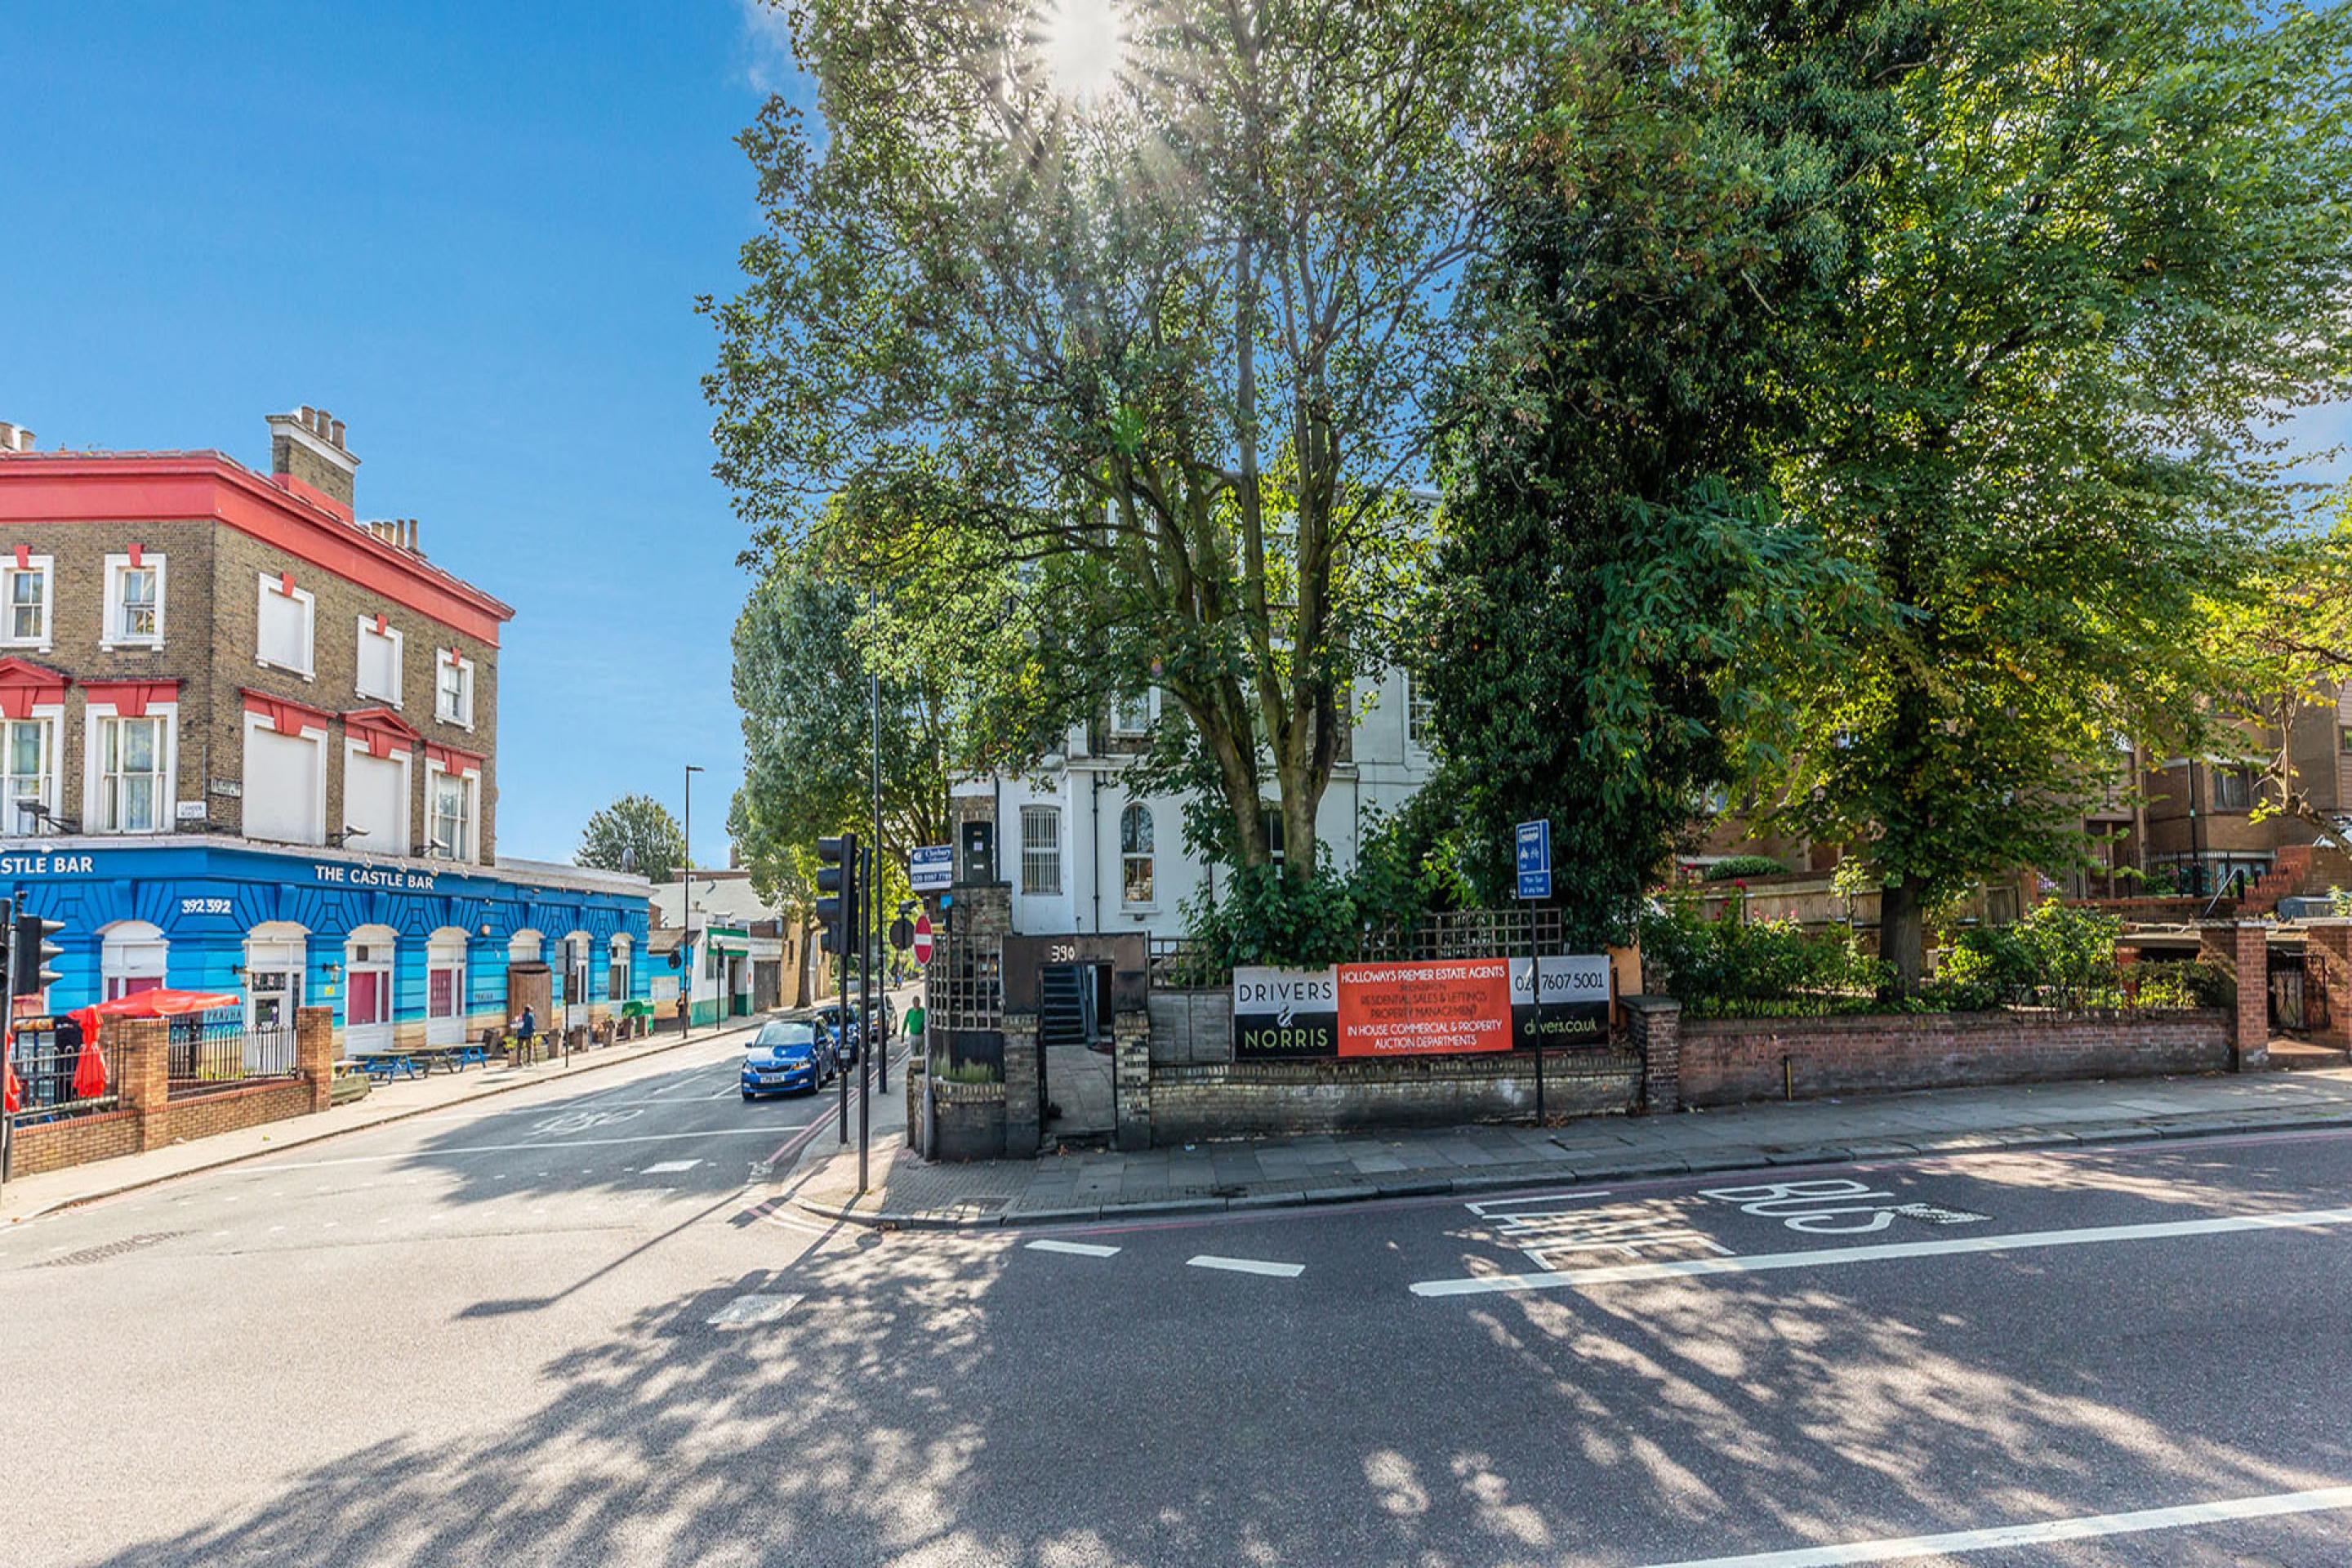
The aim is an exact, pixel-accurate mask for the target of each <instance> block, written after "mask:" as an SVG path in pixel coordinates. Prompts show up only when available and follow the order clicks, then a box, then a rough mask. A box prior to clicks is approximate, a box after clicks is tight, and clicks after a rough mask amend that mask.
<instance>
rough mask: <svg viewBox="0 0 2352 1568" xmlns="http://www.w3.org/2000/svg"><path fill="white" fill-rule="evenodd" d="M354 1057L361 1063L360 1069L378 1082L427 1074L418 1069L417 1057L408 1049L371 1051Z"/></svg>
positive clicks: (419, 1076) (420, 1076) (421, 1076)
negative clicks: (407, 1050)
mask: <svg viewBox="0 0 2352 1568" xmlns="http://www.w3.org/2000/svg"><path fill="white" fill-rule="evenodd" d="M353 1059H354V1060H356V1061H357V1062H358V1063H359V1064H360V1070H361V1071H362V1072H364V1073H366V1074H367V1075H368V1078H369V1079H370V1080H372V1081H373V1082H376V1083H390V1082H391V1081H392V1080H393V1079H396V1078H423V1077H424V1076H425V1075H424V1073H423V1072H421V1071H419V1070H418V1069H417V1066H416V1058H415V1057H414V1056H412V1055H410V1054H409V1053H408V1052H406V1051H371V1052H369V1053H368V1054H367V1055H365V1056H362V1057H358V1058H353Z"/></svg>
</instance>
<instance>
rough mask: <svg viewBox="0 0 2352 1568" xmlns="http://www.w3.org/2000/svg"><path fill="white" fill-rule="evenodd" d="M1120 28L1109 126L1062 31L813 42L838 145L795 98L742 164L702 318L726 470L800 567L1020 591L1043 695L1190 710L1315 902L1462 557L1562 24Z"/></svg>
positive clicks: (1442, 0) (1395, 15)
mask: <svg viewBox="0 0 2352 1568" xmlns="http://www.w3.org/2000/svg"><path fill="white" fill-rule="evenodd" d="M1122 11H1123V20H1124V22H1125V24H1126V26H1125V32H1126V35H1127V37H1126V43H1125V65H1124V68H1123V69H1122V70H1121V71H1120V72H1119V73H1118V78H1117V80H1116V82H1115V84H1113V85H1112V86H1111V87H1110V88H1108V89H1107V90H1106V91H1104V92H1103V93H1101V94H1099V95H1097V97H1095V98H1093V99H1091V100H1088V101H1087V103H1086V104H1085V105H1084V106H1083V107H1082V108H1080V107H1078V106H1074V105H1073V104H1072V103H1071V102H1070V101H1069V100H1068V99H1067V98H1066V96H1065V94H1064V93H1063V92H1062V91H1061V89H1060V87H1059V85H1058V84H1057V83H1056V82H1055V80H1054V79H1053V75H1052V68H1051V58H1050V51H1048V50H1046V49H1045V48H1043V47H1040V44H1039V40H1040V39H1041V38H1042V37H1044V35H1045V33H1046V32H1047V31H1048V28H1047V27H1046V26H1045V23H1044V19H1043V18H1042V17H1041V15H1040V12H1041V7H1040V6H1039V5H1035V4H1034V3H1032V0H969V3H964V4H957V5H940V4H937V3H935V0H802V3H800V4H796V5H793V6H792V7H791V12H790V14H791V16H792V20H793V42H794V49H795V54H796V57H797V58H798V60H799V62H800V63H801V65H802V66H803V68H804V69H805V70H806V71H807V73H808V74H809V76H810V78H811V79H812V80H813V83H814V96H815V100H816V105H817V108H818V110H819V111H820V112H821V114H822V115H823V117H824V125H823V127H822V128H821V129H812V128H811V127H810V126H808V125H807V124H805V123H804V122H803V116H802V113H801V111H800V110H798V109H797V108H795V107H793V106H792V105H790V104H788V103H786V102H785V101H784V100H782V99H781V98H779V99H776V100H772V101H771V102H770V104H769V105H768V106H767V108H766V109H765V110H763V112H762V113H761V116H760V119H759V121H758V122H757V123H756V124H754V125H753V126H752V127H751V129H749V130H748V131H747V132H745V133H744V135H743V136H742V138H741V141H742V144H743V146H744V149H745V151H746V152H747V153H749V154H750V156H751V161H752V163H753V164H754V166H755V167H756V169H757V170H758V173H759V176H760V200H761V208H762V214H763V219H764V221H763V223H762V225H761V229H760V231H759V232H758V233H757V234H755V235H754V236H753V237H752V238H751V240H750V241H749V242H748V243H747V244H746V245H745V246H744V247H743V249H742V255H741V259H742V268H743V272H744V275H745V277H744V283H743V287H742V289H741V291H740V293H739V294H737V295H736V296H735V297H734V298H733V299H731V300H727V301H725V302H723V303H713V302H710V301H705V303H704V309H705V310H707V311H708V312H709V314H710V315H711V316H712V317H713V319H714V320H715V321H716V323H717V325H718V328H719V336H720V341H719V363H718V365H717V367H716V369H715V370H714V371H713V373H712V374H710V375H709V377H708V378H707V379H706V383H705V386H706V391H707V394H708V395H709V398H710V399H711V401H712V403H713V404H714V405H715V406H716V409H717V414H718V417H717V422H716V428H715V431H714V435H715V438H716V440H717V443H718V447H719V465H718V469H719V475H720V477H721V479H723V480H724V481H725V482H726V483H727V484H728V485H729V486H730V489H732V490H733V492H734V495H735V498H736V503H737V507H738V510H739V511H740V514H741V515H742V516H743V517H744V519H745V520H746V521H748V522H749V523H751V525H752V526H753V527H754V528H755V529H758V530H760V531H761V534H762V537H763V538H764V539H766V540H768V541H770V542H799V541H801V540H803V539H805V538H806V537H807V536H808V535H809V534H810V533H811V532H812V531H814V530H815V528H816V526H817V521H818V516H819V513H820V510H821V508H822V505H823V502H824V500H825V499H826V498H830V497H835V496H843V497H849V498H853V499H854V500H856V504H855V505H853V506H852V507H851V508H850V510H849V520H850V525H851V527H850V535H849V537H848V539H847V541H846V546H845V547H847V548H849V549H850V550H851V552H852V553H853V556H854V558H855V560H856V563H858V566H859V568H860V569H861V571H865V570H871V571H873V572H875V573H877V574H879V577H880V579H881V580H885V581H892V580H896V579H897V578H898V577H899V576H900V575H902V574H909V573H914V572H917V571H919V570H920V565H921V563H922V562H923V561H924V560H925V558H927V557H931V556H937V555H940V554H945V555H947V556H949V557H950V558H952V559H955V560H958V561H961V562H962V563H965V565H966V566H967V567H969V568H973V569H977V570H978V571H980V572H981V573H982V574H998V573H1013V574H1020V575H1021V576H1022V577H1023V580H1024V587H1025V588H1027V589H1031V590H1034V593H1035V595H1036V598H1035V603H1036V605H1037V606H1038V615H1039V620H1040V624H1041V626H1043V627H1044V628H1045V635H1044V636H1042V637H1040V639H1039V640H1038V642H1037V643H1036V644H1035V645H1034V647H1035V649H1036V652H1037V658H1038V663H1039V667H1040V668H1039V673H1040V677H1041V679H1043V681H1044V682H1045V685H1046V686H1048V687H1050V688H1053V689H1056V690H1059V691H1075V690H1078V689H1087V690H1090V691H1091V692H1092V693H1093V694H1094V696H1095V697H1097V699H1100V698H1104V697H1108V695H1110V694H1112V693H1115V692H1120V691H1133V690H1136V689H1141V688H1143V687H1146V686H1150V687H1156V688H1158V689H1160V690H1161V691H1162V692H1163V693H1164V694H1165V696H1166V697H1167V698H1168V699H1170V705H1171V706H1172V707H1173V708H1174V709H1176V710H1178V711H1179V712H1180V713H1181V717H1182V719H1183V721H1185V726H1186V727H1185V729H1184V730H1183V731H1181V733H1182V734H1183V735H1184V736H1185V737H1187V738H1189V741H1190V742H1191V743H1192V745H1193V746H1194V747H1196V748H1197V753H1196V754H1197V759H1198V760H1199V761H1200V762H1201V763H1202V773H1203V774H1204V776H1205V777H1206V778H1207V779H1208V780H1209V781H1210V782H1211V783H1212V785H1213V789H1214V791H1215V793H1216V796H1217V798H1218V799H1219V800H1220V801H1221V802H1222V805H1223V812H1224V815H1225V817H1226V826H1225V827H1224V829H1223V837H1227V838H1229V839H1230V840H1232V841H1233V842H1234V846H1235V853H1236V857H1237V858H1238V860H1239V861H1240V863H1242V864H1245V865H1251V866H1265V865H1266V864H1268V863H1269V862H1270V859H1271V853H1270V848H1269V845H1268V841H1267V837H1266V835H1265V833H1264V832H1263V830H1262V827H1261V825H1260V821H1259V814H1258V807H1259V802H1260V800H1261V799H1262V798H1269V799H1274V800H1276V801H1278V802H1279V805H1280V808H1281V812H1282V816H1283V820H1284V821H1285V823H1286V840H1287V852H1288V856H1289V858H1290V860H1291V861H1292V863H1293V864H1294V865H1296V866H1299V867H1301V868H1304V866H1305V865H1306V863H1307V862H1308V861H1310V860H1312V859H1313V858H1315V856H1314V845H1315V836H1314V832H1313V826H1314V822H1315V819H1316V811H1317V807H1318V805H1319V803H1320V800H1321V798H1322V795H1323V794H1324V792H1325V790H1326V788H1327V786H1328V783H1329V780H1330V778H1331V774H1332V770H1333V769H1334V768H1335V767H1336V766H1337V765H1338V759H1339V740H1340V737H1341V734H1342V730H1341V726H1342V725H1343V724H1345V723H1346V722H1347V701H1346V699H1347V696H1348V692H1349V685H1350V683H1351V682H1352V681H1353V680H1354V679H1356V678H1357V677H1359V676H1360V675H1361V674H1363V673H1364V672H1366V671H1367V670H1368V669H1369V668H1371V666H1372V665H1373V664H1374V663H1376V662H1378V660H1379V659H1380V658H1381V655H1382V653H1383V651H1384V649H1385V647H1387V646H1388V644H1389V642H1390V640H1391V638H1390V636H1389V629H1390V627H1391V626H1392V625H1393V624H1394V622H1395V620H1396V619H1397V617H1398V616H1400V614H1401V612H1402V609H1403V608H1404V606H1405V604H1406V600H1407V596H1408V593H1409V590H1410V588H1411V586H1412V582H1413V580H1414V578H1415V577H1416V575H1417V569H1418V561H1419V556H1420V554H1421V552H1422V551H1423V548H1424V546H1425V541H1426V529H1425V527H1424V526H1423V524H1422V520H1421V519H1420V517H1419V515H1418V509H1417V508H1416V507H1414V506H1413V505H1412V503H1410V502H1409V501H1408V500H1406V499H1405V490H1406V487H1407V486H1408V485H1409V484H1410V483H1412V480H1413V479H1415V478H1416V477H1417V476H1418V475H1419V474H1420V472H1421V471H1422V470H1423V469H1424V468H1425V467H1426V463H1425V451H1426V443H1427V439H1428V420H1427V417H1426V415H1427V406H1426V405H1427V402H1428V398H1429V395H1430V393H1431V390H1432V389H1433V386H1434V384H1435V382H1436V379H1437V377H1438V375H1439V374H1440V373H1441V372H1442V371H1443V369H1444V367H1445V366H1446V365H1447V364H1449V363H1451V362H1452V360H1453V358H1454V353H1455V342H1454V338H1453V336H1452V335H1451V333H1450V331H1448V329H1447V324H1446V323H1447V309H1446V307H1447V302H1448V300H1449V297H1450V293H1451V285H1452V281H1453V279H1454V274H1455V272H1456V271H1457V269H1458V268H1459V266H1460V264H1461V262H1462V260H1463V258H1465V256H1467V255H1468V254H1469V253H1470V252H1471V250H1472V249H1474V248H1475V242H1476V239H1477V236H1478V234H1479V232H1480V230H1481V228H1482V226H1483V224H1484V218H1485V210H1486V209H1485V205H1484V204H1483V203H1482V202H1480V201H1478V200H1476V199H1475V197H1474V196H1473V195H1472V192H1473V188H1474V185H1475V181H1474V180H1473V178H1472V177H1471V170H1470V166H1469V165H1470V160H1471V158H1472V156H1473V153H1472V149H1474V148H1475V147H1477V146H1479V145H1481V144H1483V143H1484V142H1486V140H1488V137H1487V134H1486V123H1487V121H1488V120H1489V119H1490V118H1491V116H1492V113H1493V109H1492V105H1491V101H1490V100H1492V99H1493V98H1495V97H1496V96H1498V95H1500V94H1502V93H1504V92H1507V90H1508V89H1507V85H1506V84H1507V82H1508V81H1509V79H1510V76H1511V74H1512V68H1513V67H1514V65H1515V64H1516V61H1517V59H1518V58H1520V57H1521V55H1522V54H1523V53H1524V51H1525V50H1526V48H1527V47H1528V39H1527V37H1525V36H1524V34H1523V32H1522V27H1521V24H1522V22H1523V21H1524V20H1525V19H1526V18H1524V16H1523V15H1522V13H1521V11H1520V9H1519V7H1518V6H1517V4H1516V3H1515V0H1345V3H1340V4H1332V5H1307V6H1300V5H1278V6H1253V7H1247V8H1234V7H1214V6H1198V5H1137V6H1132V7H1123V8H1122ZM1050 694H1051V693H1049V695H1050ZM1269 784H1270V786H1271V787H1268V786H1269Z"/></svg>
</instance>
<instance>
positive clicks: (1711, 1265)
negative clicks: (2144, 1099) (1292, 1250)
mask: <svg viewBox="0 0 2352 1568" xmlns="http://www.w3.org/2000/svg"><path fill="white" fill-rule="evenodd" d="M2338 1225H2352V1209H2304V1210H2300V1211H2297V1212H2295V1213H2292V1214H2256V1215H2226V1216H2224V1217H2221V1218H2217V1219H2181V1220H2162V1221H2158V1222H2156V1223H2153V1224H2149V1225H2101V1226H2087V1227H2085V1228H2084V1229H2081V1230H2029V1231H2021V1232H2018V1233H2017V1234H2015V1235H2011V1236H1967V1237H1953V1238H1952V1239H1951V1240H1948V1241H1902V1242H1882V1243H1878V1244H1875V1245H1872V1246H1868V1247H1823V1248H1821V1249H1819V1250H1816V1251H1811V1252H1765V1253H1756V1254H1752V1255H1749V1256H1747V1257H1741V1258H1680V1259H1677V1260H1675V1261H1674V1262H1671V1263H1623V1264H1615V1265H1612V1266H1609V1267H1606V1268H1571V1269H1548V1270H1545V1271H1544V1272H1542V1273H1538V1274H1485V1275H1474V1276H1472V1277H1471V1278H1469V1279H1416V1280H1414V1281H1413V1283H1412V1293H1413V1294H1414V1295H1416V1296H1478V1295H1485V1294H1487V1293H1489V1292H1493V1291H1497V1290H1549V1289H1559V1288H1561V1287H1566V1288H1567V1289H1582V1288H1583V1287H1585V1286H1588V1285H1625V1284H1634V1283H1638V1282H1641V1281H1643V1280H1649V1279H1685V1278H1688V1277H1690V1276H1693V1275H1700V1274H1760V1273H1765V1272H1768V1271H1769V1270H1772V1269H1777V1268H1830V1267H1834V1266H1836V1265H1840V1264H1847V1263H1889V1262H1893V1261H1895V1260H1896V1259H1898V1258H1943V1257H1948V1256H1951V1255H1953V1254H1955V1253H1964V1252H2020V1251H2024V1250H2026V1249H2028V1248H2032V1247H2086V1246H2091V1245H2094V1244H2096V1243H2100V1242H2109V1241H2165V1240H2170V1239H2172V1238H2174V1237H2189V1236H2226V1235H2229V1234H2231V1233H2232V1232H2236V1231H2247V1230H2297V1229H2303V1228H2305V1227H2310V1226H2338Z"/></svg>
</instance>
